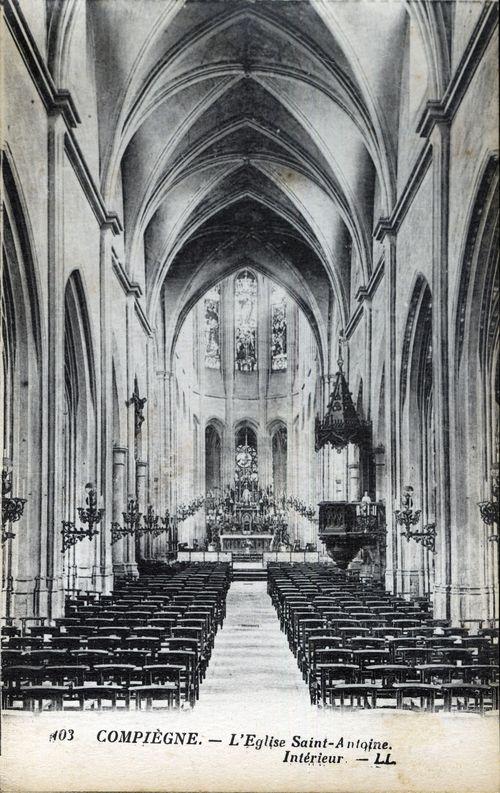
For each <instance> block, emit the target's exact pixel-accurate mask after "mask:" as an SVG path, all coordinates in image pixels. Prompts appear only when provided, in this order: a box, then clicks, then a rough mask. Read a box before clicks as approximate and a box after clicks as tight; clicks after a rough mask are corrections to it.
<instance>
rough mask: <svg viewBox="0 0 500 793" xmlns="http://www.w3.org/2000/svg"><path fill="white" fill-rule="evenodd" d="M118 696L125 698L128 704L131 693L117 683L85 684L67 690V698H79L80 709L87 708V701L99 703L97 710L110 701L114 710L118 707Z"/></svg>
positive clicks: (68, 699) (93, 703)
mask: <svg viewBox="0 0 500 793" xmlns="http://www.w3.org/2000/svg"><path fill="white" fill-rule="evenodd" d="M118 697H120V698H122V699H124V700H125V704H126V705H127V706H128V701H129V694H128V689H124V688H123V687H122V686H118V685H116V684H108V685H102V686H100V685H84V686H74V687H73V688H71V689H69V690H66V697H65V698H66V700H67V701H70V700H72V699H75V698H76V699H77V700H78V704H79V707H80V710H84V709H85V704H86V703H87V702H92V705H93V706H94V705H95V704H96V705H97V710H101V709H102V703H103V702H106V701H109V702H110V703H111V708H112V709H113V710H114V709H115V708H116V702H117V699H118Z"/></svg>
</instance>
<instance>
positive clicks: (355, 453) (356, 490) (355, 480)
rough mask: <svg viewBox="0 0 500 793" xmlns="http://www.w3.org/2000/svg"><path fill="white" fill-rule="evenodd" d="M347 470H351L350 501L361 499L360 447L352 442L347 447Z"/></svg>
mask: <svg viewBox="0 0 500 793" xmlns="http://www.w3.org/2000/svg"><path fill="white" fill-rule="evenodd" d="M347 449H348V450H347V459H348V463H347V470H348V472H349V485H348V493H349V501H360V500H361V493H360V482H359V449H358V447H357V446H354V445H353V444H352V443H350V444H349V446H348V447H347Z"/></svg>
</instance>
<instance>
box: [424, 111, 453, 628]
mask: <svg viewBox="0 0 500 793" xmlns="http://www.w3.org/2000/svg"><path fill="white" fill-rule="evenodd" d="M430 140H431V143H432V176H433V185H432V187H433V206H432V224H433V228H432V247H433V254H432V380H433V401H434V421H435V448H436V483H437V488H436V527H437V532H438V534H437V540H436V550H437V554H436V578H435V587H434V614H435V617H436V618H437V619H449V618H450V616H451V603H450V598H451V576H452V570H451V512H450V415H449V403H450V393H449V371H450V359H449V340H448V211H449V210H448V202H449V148H450V131H449V124H448V123H447V122H440V121H439V122H438V123H435V124H434V126H433V128H432V131H431V135H430ZM458 596H459V595H458V594H457V597H458Z"/></svg>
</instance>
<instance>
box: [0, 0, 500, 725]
mask: <svg viewBox="0 0 500 793" xmlns="http://www.w3.org/2000/svg"><path fill="white" fill-rule="evenodd" d="M2 25H3V33H2V45H3V50H4V54H3V95H4V103H3V107H2V115H3V120H2V143H1V146H2V149H1V155H2V210H3V211H2V262H3V265H2V363H3V419H2V421H3V447H4V448H3V470H2V549H3V553H2V565H3V567H2V593H3V615H2V663H3V683H2V695H3V704H4V707H7V708H12V709H20V710H28V711H32V710H35V709H40V710H43V709H46V708H51V709H54V708H55V709H70V708H73V709H82V710H85V709H88V708H89V707H91V708H95V707H98V708H99V709H100V708H101V707H103V708H106V707H112V708H117V709H118V708H126V709H128V708H136V709H138V710H139V709H141V708H143V707H145V708H147V709H148V708H152V707H168V708H170V707H172V708H191V707H194V706H196V707H197V708H198V707H200V708H201V707H203V702H204V696H205V697H206V702H207V703H208V702H209V701H211V700H210V697H215V698H216V697H219V696H222V695H223V694H224V692H226V694H227V695H228V696H229V695H232V694H231V692H235V691H236V690H237V688H238V680H239V679H240V678H239V677H238V675H243V674H244V673H245V662H246V659H248V658H250V659H252V670H253V671H251V672H250V673H249V672H248V667H247V671H246V675H247V677H246V685H247V687H248V685H249V680H250V688H251V690H252V691H254V692H260V694H262V696H265V695H266V689H267V688H269V690H271V688H272V687H273V686H278V687H282V688H280V690H281V691H282V692H283V696H285V694H286V696H294V695H297V696H301V697H304V696H305V698H306V707H308V708H318V707H319V706H321V707H323V708H325V709H341V710H344V709H347V708H349V709H354V710H356V709H361V710H366V709H370V708H371V709H376V708H394V709H408V708H411V709H421V710H428V711H436V710H438V711H439V710H444V711H447V712H457V711H462V712H463V711H464V710H465V711H471V712H479V713H485V712H490V711H495V710H498V657H497V654H498V627H499V626H498V621H499V614H498V462H497V454H498V435H499V429H498V428H499V425H498V407H499V399H500V397H499V393H500V388H499V378H498V346H499V345H498V341H499V339H498V311H499V292H498V280H497V276H496V270H495V265H496V254H497V246H498V220H499V217H498V215H499V213H498V139H497V135H498V126H497V125H498V120H497V107H498V87H497V44H498V4H497V3H494V2H488V1H483V0H478V1H476V2H473V1H472V0H471V1H470V2H469V0H463V1H461V2H440V1H438V2H432V1H428V0H408V2H403V1H402V0H401V2H399V0H395V1H394V2H389V3H379V2H370V1H368V0H366V1H365V0H361V2H356V3H351V2H331V0H300V1H299V2H290V1H289V0H262V1H261V2H252V1H251V0H225V1H224V0H161V1H160V0H141V2H133V0H113V2H101V1H100V0H61V1H60V2H58V1H56V0H37V1H35V0H4V3H3V20H2ZM238 631H239V633H238ZM287 645H288V646H287ZM280 670H281V671H280ZM248 674H250V678H248ZM252 674H253V675H254V677H252ZM287 686H289V687H288V688H287Z"/></svg>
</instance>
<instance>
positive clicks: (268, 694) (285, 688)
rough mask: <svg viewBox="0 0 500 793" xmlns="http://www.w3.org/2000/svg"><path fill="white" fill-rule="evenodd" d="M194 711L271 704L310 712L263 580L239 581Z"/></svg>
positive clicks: (230, 597)
mask: <svg viewBox="0 0 500 793" xmlns="http://www.w3.org/2000/svg"><path fill="white" fill-rule="evenodd" d="M226 614H227V616H226V619H225V620H224V627H223V629H222V630H219V632H218V633H217V637H216V639H215V647H214V650H213V652H212V657H211V659H210V665H209V667H208V671H207V676H206V678H205V680H204V682H203V683H202V685H201V688H200V699H199V701H198V703H197V705H196V710H197V711H198V712H200V711H201V710H205V709H210V710H211V711H212V712H213V710H214V709H220V708H224V707H226V705H227V706H230V705H231V704H235V705H236V704H237V705H238V709H241V708H245V709H248V710H255V707H256V704H257V703H258V707H259V709H260V708H262V705H263V704H264V703H265V705H266V707H265V709H266V710H267V707H268V706H272V708H273V709H274V708H275V707H283V708H288V709H289V708H290V707H291V706H292V703H293V707H297V706H299V707H300V709H302V708H307V710H309V709H310V708H311V705H310V704H309V693H308V689H307V686H306V684H305V683H304V681H303V680H302V676H301V674H300V672H299V670H298V668H297V664H296V661H295V658H294V656H293V654H292V653H291V652H290V650H289V648H288V642H287V639H286V636H285V634H284V633H282V632H281V631H280V626H279V621H278V617H277V614H276V611H275V610H274V608H273V605H272V603H271V598H270V597H269V595H268V594H267V583H266V582H265V581H251V582H250V581H249V582H247V581H235V582H233V583H232V584H231V588H230V590H229V593H228V596H227V610H226Z"/></svg>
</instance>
